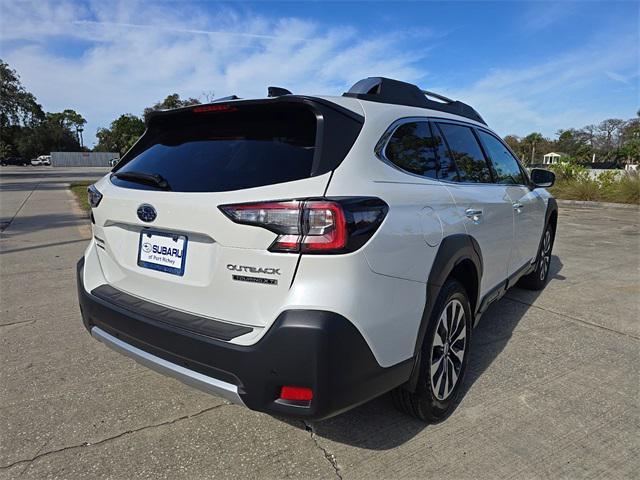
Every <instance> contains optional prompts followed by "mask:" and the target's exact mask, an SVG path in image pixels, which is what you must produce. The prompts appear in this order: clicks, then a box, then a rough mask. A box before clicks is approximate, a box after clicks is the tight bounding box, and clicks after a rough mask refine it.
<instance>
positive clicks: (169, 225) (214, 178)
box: [93, 96, 362, 327]
mask: <svg viewBox="0 0 640 480" xmlns="http://www.w3.org/2000/svg"><path fill="white" fill-rule="evenodd" d="M361 125H362V118H361V117H360V116H359V115H357V114H354V113H353V112H351V111H349V110H346V109H343V108H342V107H339V106H337V105H333V104H331V103H329V102H327V101H324V100H319V99H311V98H305V97H295V96H292V97H288V98H276V99H269V100H262V101H240V102H231V103H226V104H210V105H203V106H197V107H190V108H187V109H180V110H175V111H171V112H160V113H158V114H156V115H155V116H153V117H151V119H150V120H149V122H148V128H147V131H146V132H145V134H144V135H143V136H142V137H141V139H140V140H139V141H138V143H137V144H136V145H135V146H134V147H133V148H132V149H131V150H130V151H129V152H128V153H127V154H126V155H125V157H124V158H123V160H122V161H121V162H120V163H119V164H118V166H117V167H116V168H115V169H114V171H113V173H112V174H111V175H110V177H105V178H104V179H103V180H102V181H101V182H99V183H98V184H97V185H96V186H97V188H98V190H99V191H100V193H102V195H103V197H102V200H101V201H100V204H99V205H98V207H96V208H94V209H93V216H94V219H95V225H94V234H95V237H96V243H97V245H98V247H100V248H98V250H97V251H98V256H99V261H100V265H101V267H102V270H103V273H104V276H105V278H106V280H107V282H108V283H109V284H110V285H111V286H113V287H115V288H117V289H118V290H121V291H123V292H126V293H128V294H130V295H133V296H135V297H138V298H140V299H144V300H147V301H150V302H153V303H156V304H160V305H164V306H167V307H169V308H171V309H174V310H179V311H183V312H188V313H191V314H195V315H199V316H203V317H208V318H212V319H218V320H222V321H226V322H231V323H236V324H242V325H249V326H255V327H260V326H266V325H268V324H270V323H271V322H272V321H273V320H274V319H275V318H276V316H277V315H278V313H279V312H280V310H281V309H282V306H283V305H286V298H287V295H288V292H289V288H290V285H291V283H292V282H293V279H294V275H295V270H296V265H297V262H298V257H299V254H297V253H296V254H294V253H272V252H270V251H268V248H269V247H270V245H271V244H272V243H273V242H274V240H275V239H276V237H277V235H276V234H275V233H273V232H272V231H269V230H268V229H265V228H256V227H254V226H251V225H241V224H238V223H234V222H233V221H231V220H230V219H229V218H228V217H227V216H226V215H225V214H224V213H223V212H222V211H221V210H220V209H219V208H218V207H219V206H221V205H228V204H237V203H247V202H264V201H274V200H289V199H305V198H308V197H319V196H323V195H324V192H325V191H326V188H327V186H328V182H329V179H330V175H331V171H332V170H333V169H334V168H335V167H336V166H337V165H339V163H340V162H341V161H342V159H344V157H345V155H346V154H347V153H348V151H349V149H350V148H351V146H352V145H353V143H354V142H355V139H356V138H357V136H358V134H359V131H360V128H361Z"/></svg>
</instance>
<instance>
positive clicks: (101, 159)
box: [51, 152, 120, 167]
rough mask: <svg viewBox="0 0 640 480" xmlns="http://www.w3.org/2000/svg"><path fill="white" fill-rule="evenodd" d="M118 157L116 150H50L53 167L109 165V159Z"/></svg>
mask: <svg viewBox="0 0 640 480" xmlns="http://www.w3.org/2000/svg"><path fill="white" fill-rule="evenodd" d="M114 158H118V159H119V158H120V154H119V153H117V152H51V165H52V166H54V167H109V166H110V165H111V164H110V161H111V160H112V159H114Z"/></svg>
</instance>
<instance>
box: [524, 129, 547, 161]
mask: <svg viewBox="0 0 640 480" xmlns="http://www.w3.org/2000/svg"><path fill="white" fill-rule="evenodd" d="M542 140H543V136H542V134H541V133H537V132H534V133H530V134H529V135H527V136H526V137H524V141H525V142H526V143H527V144H528V145H531V162H530V163H535V157H536V144H537V143H540V142H541V141H542Z"/></svg>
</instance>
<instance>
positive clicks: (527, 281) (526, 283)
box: [518, 224, 555, 290]
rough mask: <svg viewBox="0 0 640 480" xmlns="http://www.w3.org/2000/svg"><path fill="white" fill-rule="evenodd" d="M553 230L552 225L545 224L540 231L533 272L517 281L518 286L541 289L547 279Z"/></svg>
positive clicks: (553, 236)
mask: <svg viewBox="0 0 640 480" xmlns="http://www.w3.org/2000/svg"><path fill="white" fill-rule="evenodd" d="M554 240H555V232H554V229H553V226H552V225H549V224H548V225H547V226H546V227H545V229H544V232H543V233H542V239H541V240H540V247H539V248H538V255H537V257H536V268H535V270H534V271H533V272H531V273H529V274H528V275H525V276H524V277H522V278H521V279H520V281H519V282H518V286H519V287H522V288H526V289H527V290H542V289H543V288H544V287H545V286H546V285H547V281H548V280H549V267H550V266H551V251H552V250H553V241H554Z"/></svg>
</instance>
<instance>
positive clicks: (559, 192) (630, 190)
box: [550, 168, 640, 204]
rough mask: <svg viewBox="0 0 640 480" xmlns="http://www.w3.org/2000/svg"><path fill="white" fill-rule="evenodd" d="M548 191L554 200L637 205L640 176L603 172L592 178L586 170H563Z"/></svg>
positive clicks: (639, 200)
mask: <svg viewBox="0 0 640 480" xmlns="http://www.w3.org/2000/svg"><path fill="white" fill-rule="evenodd" d="M556 175H558V174H557V173H556ZM550 191H551V193H552V194H553V195H554V196H555V197H556V198H561V199H564V200H585V201H591V202H598V201H601V202H615V203H636V204H639V203H640V175H638V174H637V173H631V174H627V173H622V172H620V173H618V172H603V173H601V174H600V175H598V177H597V178H592V177H591V176H590V175H589V174H588V173H587V170H584V171H575V170H571V169H569V168H564V169H563V170H561V174H560V175H558V177H557V181H556V184H555V185H554V186H553V187H552V188H551V190H550Z"/></svg>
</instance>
